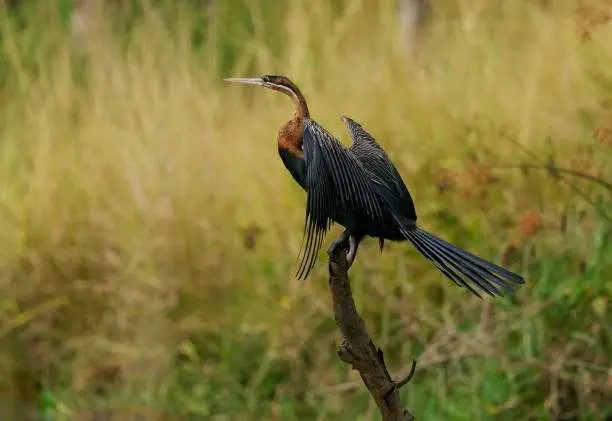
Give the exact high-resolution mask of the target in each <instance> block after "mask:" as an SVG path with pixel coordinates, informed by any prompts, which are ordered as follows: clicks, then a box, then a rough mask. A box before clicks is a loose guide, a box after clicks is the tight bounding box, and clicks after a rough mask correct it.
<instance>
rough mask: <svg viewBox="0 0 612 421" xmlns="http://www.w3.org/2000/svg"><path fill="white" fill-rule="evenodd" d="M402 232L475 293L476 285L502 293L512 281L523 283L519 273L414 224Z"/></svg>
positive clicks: (429, 257) (460, 283)
mask: <svg viewBox="0 0 612 421" xmlns="http://www.w3.org/2000/svg"><path fill="white" fill-rule="evenodd" d="M402 233H403V234H404V236H405V237H406V239H407V240H409V241H410V242H411V243H412V244H413V245H414V246H415V247H416V249H417V250H418V251H419V252H421V254H422V255H423V256H425V257H426V258H427V259H429V260H431V262H432V263H433V264H434V265H435V266H436V267H437V268H438V270H440V272H442V273H443V274H444V275H446V277H447V278H449V279H450V280H451V281H453V282H455V283H456V284H457V285H459V286H461V287H465V288H467V289H469V290H470V291H471V292H472V293H474V294H475V295H477V296H478V297H481V295H480V293H479V291H478V290H477V289H480V290H482V291H484V292H486V293H488V294H489V295H493V296H495V295H498V296H503V295H504V294H503V293H504V292H512V291H513V290H514V285H513V284H524V283H525V280H524V279H523V277H522V276H520V275H517V274H516V273H513V272H511V271H509V270H507V269H504V268H503V267H501V266H497V265H496V264H494V263H491V262H488V261H486V260H484V259H483V258H481V257H478V256H475V255H473V254H472V253H469V252H467V251H465V250H463V249H461V248H459V247H457V246H454V245H452V244H450V243H449V242H446V241H444V240H442V239H441V238H438V237H436V236H435V235H433V234H431V233H429V232H427V231H425V230H422V229H420V228H418V227H416V226H415V225H414V224H412V226H411V227H410V228H408V227H406V228H405V229H402ZM475 287H476V288H475Z"/></svg>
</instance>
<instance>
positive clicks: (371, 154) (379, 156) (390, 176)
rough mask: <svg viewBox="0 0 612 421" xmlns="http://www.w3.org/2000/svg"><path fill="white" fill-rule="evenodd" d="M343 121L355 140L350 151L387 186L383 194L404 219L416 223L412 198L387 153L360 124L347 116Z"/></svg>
mask: <svg viewBox="0 0 612 421" xmlns="http://www.w3.org/2000/svg"><path fill="white" fill-rule="evenodd" d="M342 121H343V122H344V124H345V125H346V127H347V129H348V131H349V134H350V135H351V139H352V140H353V144H352V145H351V147H350V148H349V149H350V151H351V152H353V154H354V155H355V156H356V157H357V159H359V161H360V162H361V163H362V164H363V166H364V167H365V168H366V169H367V170H368V171H369V172H371V173H372V174H374V175H375V176H376V178H377V179H378V181H379V182H382V183H384V185H385V186H386V189H384V190H383V192H381V194H383V196H385V198H387V199H388V201H389V202H391V203H393V206H394V207H396V210H397V211H399V212H400V213H401V214H402V215H403V216H404V217H406V218H408V219H409V220H411V221H416V218H417V217H416V210H415V208H414V202H413V201H412V197H411V196H410V193H409V192H408V189H407V188H406V185H405V184H404V181H403V180H402V177H401V176H400V174H399V172H398V171H397V169H396V168H395V165H393V162H391V160H390V159H389V157H388V156H387V153H386V152H385V151H384V150H383V148H382V147H380V145H379V144H378V142H376V140H375V139H374V136H372V135H371V134H370V133H368V132H367V131H365V130H364V128H363V127H361V125H360V124H359V123H357V122H356V121H354V120H352V119H351V118H349V117H347V116H342ZM389 193H390V194H391V195H389Z"/></svg>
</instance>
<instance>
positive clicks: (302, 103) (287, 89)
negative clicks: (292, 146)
mask: <svg viewBox="0 0 612 421" xmlns="http://www.w3.org/2000/svg"><path fill="white" fill-rule="evenodd" d="M223 80H225V81H226V82H234V83H243V84H246V85H257V86H263V87H264V88H269V89H272V90H275V91H278V92H282V93H284V94H285V95H288V96H289V97H291V99H292V100H293V102H294V103H295V105H296V110H297V111H298V113H299V114H300V115H301V116H302V117H308V116H309V113H308V107H307V106H306V100H305V99H304V96H303V95H302V93H301V92H300V90H299V89H298V87H297V86H296V84H295V83H293V81H292V80H291V79H289V78H288V77H287V76H281V75H264V76H261V77H253V78H242V77H230V78H225V79H223Z"/></svg>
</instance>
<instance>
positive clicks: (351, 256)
mask: <svg viewBox="0 0 612 421" xmlns="http://www.w3.org/2000/svg"><path fill="white" fill-rule="evenodd" d="M358 246H359V245H358V241H357V239H356V238H355V237H354V236H352V235H351V234H349V232H348V231H344V232H343V233H342V235H340V237H338V238H337V239H335V240H334V241H332V242H331V244H330V245H329V248H328V249H327V254H330V255H331V254H334V253H336V252H337V250H338V248H341V249H343V250H345V251H346V261H347V263H348V267H347V269H348V268H350V267H351V266H352V265H353V262H354V261H355V256H356V255H357V247H358Z"/></svg>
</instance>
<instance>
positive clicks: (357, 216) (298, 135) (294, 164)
mask: <svg viewBox="0 0 612 421" xmlns="http://www.w3.org/2000/svg"><path fill="white" fill-rule="evenodd" d="M228 80H230V81H237V82H243V83H250V84H256V85H261V86H265V87H268V88H271V89H274V90H276V91H280V92H283V93H285V94H287V95H289V96H290V97H291V98H292V100H293V102H294V105H295V113H294V116H293V118H292V119H291V120H289V121H288V122H287V123H286V124H284V125H283V126H282V127H281V128H280V130H279V131H278V136H277V138H278V152H279V155H280V158H281V160H282V161H283V164H284V165H285V167H286V168H287V170H288V171H289V172H290V174H291V175H292V177H293V178H294V179H295V181H296V182H297V183H298V184H299V185H300V186H301V187H302V188H303V189H304V190H305V191H306V193H307V203H306V223H305V237H304V240H305V243H304V244H303V248H302V251H303V254H302V260H301V264H300V268H299V270H298V275H299V277H301V278H306V277H307V276H308V274H309V272H310V270H311V269H312V267H313V266H314V262H315V257H316V255H317V253H318V251H319V249H320V247H321V244H322V241H323V237H324V235H325V233H326V232H327V230H328V229H329V227H330V226H331V224H332V223H333V222H335V223H338V224H339V225H342V226H343V227H345V231H344V233H343V235H342V236H341V237H340V238H339V239H338V240H336V241H334V242H333V243H332V247H337V246H340V245H346V243H348V253H347V259H348V261H349V265H351V264H352V262H353V261H354V259H355V255H356V252H357V248H358V246H359V243H360V242H361V240H362V239H363V238H364V237H366V236H368V237H374V238H378V239H379V243H380V247H381V251H382V249H383V244H384V241H385V240H390V241H406V240H408V241H410V242H411V243H412V244H413V245H414V246H415V248H416V249H417V250H418V251H419V252H420V253H421V254H423V255H424V256H425V257H426V258H427V259H429V260H430V261H432V263H433V264H434V265H435V266H436V267H437V268H438V269H439V270H440V271H441V272H442V273H443V274H444V275H446V276H447V277H448V278H449V279H451V280H452V281H453V282H455V283H456V284H458V285H460V286H463V287H466V288H468V289H469V290H470V291H472V292H473V293H474V294H476V295H478V296H480V294H479V293H478V292H477V291H476V290H475V289H474V288H473V285H475V286H477V287H478V288H479V289H481V290H482V291H485V292H487V293H489V294H491V295H502V291H501V290H502V289H503V290H510V289H511V287H512V285H511V284H512V283H519V284H520V283H524V280H523V278H522V277H521V276H519V275H516V274H514V273H512V272H510V271H508V270H506V269H504V268H502V267H500V266H497V265H495V264H493V263H491V262H488V261H486V260H484V259H482V258H480V257H478V256H475V255H473V254H471V253H468V252H467V251H465V250H462V249H460V248H458V247H456V246H454V245H452V244H450V243H448V242H446V241H444V240H442V239H440V238H438V237H436V236H434V235H433V234H430V233H428V232H427V231H425V230H422V229H421V228H419V227H418V226H417V224H416V221H417V215H416V210H415V206H414V203H413V200H412V197H411V196H410V193H409V192H408V189H407V188H406V185H405V184H404V181H403V180H402V178H401V176H400V175H399V172H398V171H397V169H396V168H395V166H394V165H393V163H392V162H391V160H390V159H389V157H388V156H387V154H386V153H385V151H384V150H383V149H382V148H381V147H380V145H379V144H378V143H377V142H376V140H375V139H374V137H373V136H372V135H370V134H369V133H368V132H367V131H365V130H364V129H363V128H362V127H361V125H359V124H358V123H356V122H355V121H353V120H352V119H350V118H348V117H346V116H343V117H342V119H343V121H344V123H345V124H346V126H347V128H348V130H349V133H350V135H351V138H352V141H353V143H352V145H351V146H350V147H348V148H347V147H345V146H343V145H342V144H341V143H340V142H339V141H338V140H337V139H336V138H334V136H332V135H331V134H330V133H329V132H328V131H327V130H325V129H324V128H323V127H321V126H320V125H319V124H318V123H316V122H315V121H314V120H312V119H311V118H310V112H309V110H308V106H307V104H306V101H305V100H304V97H303V96H302V94H301V93H300V91H299V89H298V88H297V86H295V84H294V83H293V82H291V81H290V80H289V79H288V78H286V77H284V76H264V77H262V78H254V79H228Z"/></svg>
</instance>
